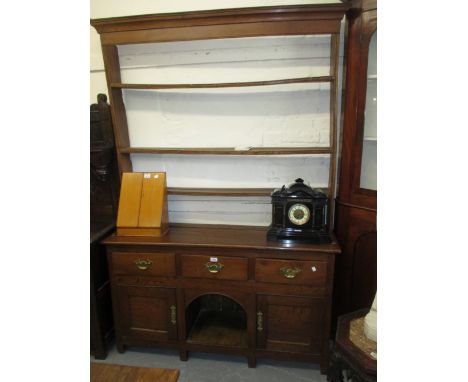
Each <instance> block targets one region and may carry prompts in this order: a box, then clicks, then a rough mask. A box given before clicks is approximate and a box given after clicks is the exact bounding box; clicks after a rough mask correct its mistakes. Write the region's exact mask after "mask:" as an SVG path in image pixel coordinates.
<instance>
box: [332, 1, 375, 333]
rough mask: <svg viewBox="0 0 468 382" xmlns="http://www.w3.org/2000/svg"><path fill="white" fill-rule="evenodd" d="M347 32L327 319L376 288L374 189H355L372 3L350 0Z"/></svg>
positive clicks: (366, 304) (367, 300)
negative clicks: (337, 250) (335, 253)
mask: <svg viewBox="0 0 468 382" xmlns="http://www.w3.org/2000/svg"><path fill="white" fill-rule="evenodd" d="M352 7H353V8H352V11H350V12H349V14H348V16H349V17H348V18H349V27H348V36H347V57H346V67H345V70H346V73H347V74H346V85H345V94H344V97H345V101H344V107H343V137H342V140H343V142H342V153H341V169H340V177H339V193H338V195H337V199H336V225H335V226H336V230H335V232H336V236H337V238H338V241H339V243H340V245H341V247H342V249H343V252H342V254H341V256H339V257H337V259H336V267H335V283H334V296H333V298H334V304H333V323H334V324H336V320H337V317H338V316H340V315H342V314H346V313H350V312H353V311H355V310H356V309H363V308H370V306H371V304H372V300H373V298H374V295H375V291H376V289H377V191H373V190H364V189H362V188H360V179H361V158H362V149H363V136H364V121H365V102H366V89H367V66H368V54H369V43H370V39H371V37H372V35H373V34H374V32H375V31H376V28H377V11H376V10H375V9H374V8H375V7H376V2H375V1H373V0H370V1H369V0H364V1H361V0H356V1H353V4H352Z"/></svg>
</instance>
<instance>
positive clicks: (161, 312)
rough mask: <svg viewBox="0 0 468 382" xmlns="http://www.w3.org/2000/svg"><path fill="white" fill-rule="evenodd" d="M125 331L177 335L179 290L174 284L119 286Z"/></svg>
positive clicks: (154, 336)
mask: <svg viewBox="0 0 468 382" xmlns="http://www.w3.org/2000/svg"><path fill="white" fill-rule="evenodd" d="M117 293H118V299H117V300H118V302H119V311H120V316H121V323H120V326H121V328H120V329H121V333H122V335H123V336H128V337H132V338H139V339H145V340H146V339H150V340H151V339H152V340H158V341H170V340H176V339H177V319H176V318H177V312H176V309H177V308H176V307H177V304H176V293H175V289H173V288H161V287H128V286H117Z"/></svg>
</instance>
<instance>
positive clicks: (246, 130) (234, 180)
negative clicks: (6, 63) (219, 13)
mask: <svg viewBox="0 0 468 382" xmlns="http://www.w3.org/2000/svg"><path fill="white" fill-rule="evenodd" d="M328 2H329V3H330V1H328ZM332 2H333V1H332ZM335 2H336V1H335ZM310 3H316V1H315V2H314V1H235V2H234V1H231V2H229V1H226V2H221V3H220V2H214V1H198V2H189V1H178V2H165V1H138V2H127V1H112V2H111V1H104V0H93V1H92V2H91V16H92V18H100V17H111V16H126V15H135V14H145V13H163V12H178V11H189V10H202V9H215V8H230V7H242V6H267V5H278V4H310ZM195 7H196V8H195ZM329 41H330V37H329V36H291V37H262V38H243V39H226V40H206V41H188V42H175V43H174V42H173V43H160V44H144V45H130V46H121V47H119V57H120V61H121V66H122V81H123V82H128V83H145V82H146V83H203V82H237V81H256V80H274V79H282V78H291V77H306V76H315V75H328V74H329V73H328V66H329V51H330V47H329ZM90 88H91V99H90V101H91V102H95V98H96V94H97V93H99V92H101V93H106V94H107V88H106V82H105V76H104V71H103V62H102V55H101V51H100V45H99V37H98V35H97V33H96V32H95V31H94V29H93V30H92V31H91V87H90ZM329 94H330V93H329V85H328V84H297V85H281V86H266V87H254V88H223V89H209V90H207V89H199V90H190V91H186V90H168V91H158V92H155V91H136V90H126V91H124V100H125V104H126V108H127V118H128V124H129V133H130V141H131V145H132V146H135V147H149V146H154V147H237V148H246V147H250V146H255V147H258V146H264V147H281V146H283V147H284V146H311V145H313V146H327V145H328V139H329V136H328V134H329V130H328V129H329ZM132 162H133V167H134V171H166V172H167V177H168V185H169V186H170V187H214V188H222V187H252V188H256V187H272V188H273V187H280V186H281V185H283V184H288V183H290V182H292V181H293V180H294V179H295V178H297V177H302V178H304V179H306V181H308V182H309V183H310V184H311V185H312V186H315V187H326V186H327V182H328V166H329V156H327V155H314V156H310V155H309V156H297V155H296V156H275V157H270V156H259V157H256V156H255V157H253V156H226V157H223V156H185V155H183V156H181V155H151V156H149V155H132ZM169 218H170V221H171V222H188V223H208V224H216V223H219V224H248V225H268V224H269V223H270V220H271V205H270V200H269V198H268V197H263V198H262V197H242V198H240V197H193V196H170V197H169Z"/></svg>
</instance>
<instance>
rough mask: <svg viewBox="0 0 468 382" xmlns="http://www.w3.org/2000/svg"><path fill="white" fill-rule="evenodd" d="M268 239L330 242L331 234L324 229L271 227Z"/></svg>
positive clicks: (316, 242) (315, 242)
mask: <svg viewBox="0 0 468 382" xmlns="http://www.w3.org/2000/svg"><path fill="white" fill-rule="evenodd" d="M267 240H268V241H281V242H295V241H299V242H302V243H313V244H330V243H331V241H332V240H331V236H330V233H329V232H327V231H322V230H301V231H300V232H298V231H297V230H295V229H294V228H282V227H270V228H269V229H268V231H267Z"/></svg>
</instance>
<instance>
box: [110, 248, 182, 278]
mask: <svg viewBox="0 0 468 382" xmlns="http://www.w3.org/2000/svg"><path fill="white" fill-rule="evenodd" d="M138 260H145V261H150V262H151V264H150V265H149V266H148V269H144V270H143V269H139V268H138V266H137V265H136V262H137V261H138ZM112 272H113V273H114V274H129V275H132V274H133V275H137V276H175V275H176V267H175V255H174V253H171V252H163V253H144V252H143V253H128V252H127V253H121V252H113V253H112Z"/></svg>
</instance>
